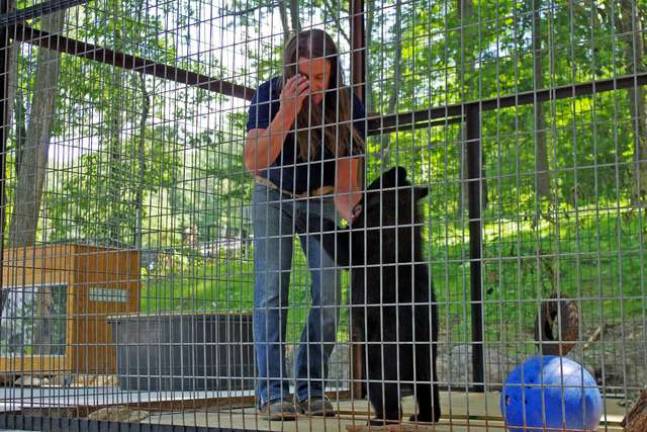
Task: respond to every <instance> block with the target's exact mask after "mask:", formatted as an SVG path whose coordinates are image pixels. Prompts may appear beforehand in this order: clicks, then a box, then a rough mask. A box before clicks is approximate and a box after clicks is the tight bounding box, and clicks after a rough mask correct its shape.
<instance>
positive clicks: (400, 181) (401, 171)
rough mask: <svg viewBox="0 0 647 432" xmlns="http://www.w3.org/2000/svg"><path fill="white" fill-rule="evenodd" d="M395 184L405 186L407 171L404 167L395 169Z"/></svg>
mask: <svg viewBox="0 0 647 432" xmlns="http://www.w3.org/2000/svg"><path fill="white" fill-rule="evenodd" d="M394 169H395V172H396V184H397V185H398V186H400V187H402V186H404V185H406V184H407V170H406V169H405V168H404V167H401V166H399V167H395V168H394Z"/></svg>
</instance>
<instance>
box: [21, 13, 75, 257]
mask: <svg viewBox="0 0 647 432" xmlns="http://www.w3.org/2000/svg"><path fill="white" fill-rule="evenodd" d="M64 22H65V11H58V12H54V13H52V14H50V15H45V16H43V17H42V24H41V28H42V30H43V31H46V32H48V33H52V34H59V33H61V31H62V30H63V24H64ZM60 57H61V54H60V53H59V52H57V51H50V50H48V49H45V48H40V49H39V50H38V62H37V66H36V67H37V70H36V81H35V84H34V96H33V101H32V104H31V112H30V115H29V125H28V126H27V130H26V134H25V141H24V146H23V147H22V148H21V149H20V168H19V170H18V171H17V176H18V182H17V185H16V191H15V196H17V197H20V199H17V200H15V201H14V210H13V215H12V218H11V226H10V229H9V244H10V245H11V246H12V247H17V246H31V245H33V244H34V242H35V240H36V228H37V226H38V216H39V214H40V205H41V200H42V196H43V185H44V182H45V176H46V172H47V159H48V154H49V145H50V139H51V135H52V125H53V121H54V116H55V107H56V94H57V91H58V80H59V72H60Z"/></svg>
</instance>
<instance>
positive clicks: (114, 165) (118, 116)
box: [107, 36, 124, 245]
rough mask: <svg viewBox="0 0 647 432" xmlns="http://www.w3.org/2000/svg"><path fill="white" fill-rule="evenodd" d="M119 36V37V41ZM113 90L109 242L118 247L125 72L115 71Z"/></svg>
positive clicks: (109, 181)
mask: <svg viewBox="0 0 647 432" xmlns="http://www.w3.org/2000/svg"><path fill="white" fill-rule="evenodd" d="M118 40H119V36H117V41H118ZM111 88H112V89H113V93H112V94H113V100H112V101H110V104H111V105H110V115H109V117H108V118H109V124H110V130H109V141H108V148H109V150H108V153H109V155H110V159H109V162H108V163H109V165H108V179H107V180H108V197H109V200H110V202H109V203H108V207H109V210H108V220H107V224H108V237H109V238H108V242H109V244H113V245H118V244H119V243H120V242H121V224H122V216H123V215H122V213H121V208H122V206H121V201H122V197H121V192H122V186H123V178H124V176H123V171H122V170H123V167H122V163H121V162H122V160H121V159H122V145H121V144H122V143H121V131H122V128H123V124H124V119H123V107H122V104H123V103H124V100H123V97H122V95H123V91H124V72H123V71H121V70H120V69H119V68H116V67H115V68H114V69H113V74H112V82H111Z"/></svg>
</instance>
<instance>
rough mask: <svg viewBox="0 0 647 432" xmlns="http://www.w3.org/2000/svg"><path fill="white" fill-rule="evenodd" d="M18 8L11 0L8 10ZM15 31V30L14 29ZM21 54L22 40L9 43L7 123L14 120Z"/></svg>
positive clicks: (10, 35)
mask: <svg viewBox="0 0 647 432" xmlns="http://www.w3.org/2000/svg"><path fill="white" fill-rule="evenodd" d="M15 10H16V1H15V0H9V6H8V11H9V12H12V11H15ZM14 31H15V30H14ZM9 37H13V35H12V34H9ZM19 54H20V42H18V41H13V43H12V44H11V45H9V53H8V58H7V61H8V62H9V68H8V71H9V76H8V77H7V89H8V93H7V105H6V106H7V124H9V125H10V124H11V122H12V120H13V109H14V106H13V105H14V97H15V95H16V89H17V87H18V55H19Z"/></svg>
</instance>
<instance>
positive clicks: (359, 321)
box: [319, 167, 440, 424]
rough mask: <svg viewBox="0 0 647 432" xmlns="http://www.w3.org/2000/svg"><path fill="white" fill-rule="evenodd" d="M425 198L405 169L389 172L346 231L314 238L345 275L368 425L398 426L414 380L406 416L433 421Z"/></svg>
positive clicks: (434, 326) (433, 327)
mask: <svg viewBox="0 0 647 432" xmlns="http://www.w3.org/2000/svg"><path fill="white" fill-rule="evenodd" d="M427 193H428V190H427V188H426V187H414V186H412V185H411V183H410V182H409V181H408V180H407V172H406V170H405V169H404V168H402V167H397V168H393V169H391V170H389V171H388V172H386V173H384V174H383V175H382V176H381V177H380V178H378V179H377V180H375V181H374V182H373V183H372V184H371V185H370V186H369V187H368V188H367V191H366V194H365V196H364V199H363V201H362V206H363V211H362V213H361V214H360V215H359V217H358V218H357V220H356V221H355V222H354V223H353V224H352V227H351V228H350V229H341V230H340V229H337V227H336V226H335V225H334V224H333V223H332V222H330V223H329V224H328V225H327V226H326V224H325V223H324V225H325V226H324V227H323V228H324V230H323V234H322V236H321V237H319V241H321V242H322V246H323V247H324V249H325V250H326V252H327V253H329V254H330V255H331V256H334V257H335V260H336V262H337V263H338V265H340V266H344V267H346V266H348V267H349V268H350V270H351V287H350V292H351V304H352V305H351V306H352V323H353V326H354V327H355V329H357V330H359V333H360V334H361V335H362V336H361V337H362V341H363V343H364V346H365V356H366V360H367V365H366V366H367V367H366V368H365V369H366V372H367V377H366V378H367V381H368V395H369V399H370V400H371V403H372V405H373V408H374V410H375V413H376V418H375V419H374V420H372V421H371V422H372V423H377V424H380V423H384V422H399V421H400V418H401V409H400V392H399V390H400V389H401V388H402V387H405V386H408V387H409V388H412V384H413V383H415V395H416V397H417V401H418V414H417V415H415V416H413V417H412V419H413V420H418V421H423V422H437V421H438V420H439V418H440V401H439V396H438V387H437V385H436V384H437V383H438V379H437V375H436V343H435V342H436V341H437V340H438V313H437V306H436V298H435V295H434V290H433V286H432V283H431V280H430V277H429V270H428V267H427V264H426V263H425V259H424V256H423V253H422V247H423V239H422V225H423V223H422V215H421V212H420V209H419V208H418V201H419V200H420V199H422V198H424V197H425V196H426V195H427ZM414 303H415V304H414ZM414 340H415V344H414ZM398 365H399V367H398Z"/></svg>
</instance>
